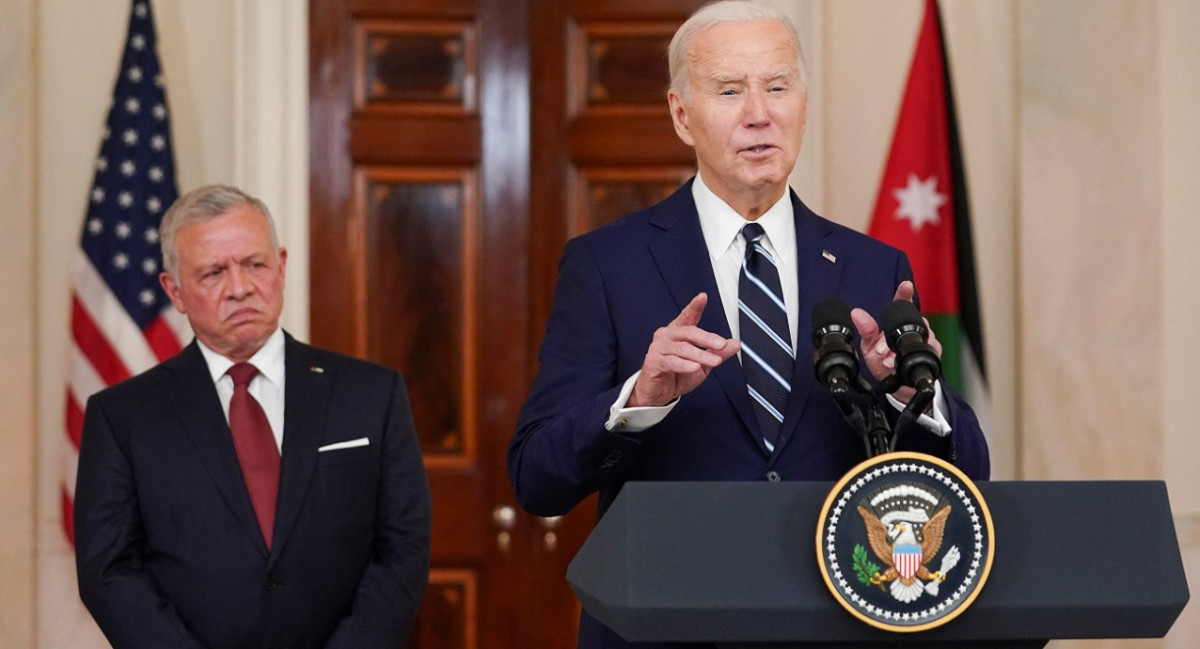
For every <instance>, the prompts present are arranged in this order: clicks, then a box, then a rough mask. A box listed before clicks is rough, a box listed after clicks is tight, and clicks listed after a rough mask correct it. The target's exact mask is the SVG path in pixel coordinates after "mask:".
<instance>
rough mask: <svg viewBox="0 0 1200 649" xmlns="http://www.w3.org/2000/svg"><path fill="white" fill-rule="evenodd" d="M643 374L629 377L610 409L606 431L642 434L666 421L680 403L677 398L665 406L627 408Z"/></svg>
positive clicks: (639, 371)
mask: <svg viewBox="0 0 1200 649" xmlns="http://www.w3.org/2000/svg"><path fill="white" fill-rule="evenodd" d="M641 374H642V371H641V370H638V371H637V372H634V374H633V376H631V377H629V378H628V379H627V380H626V381H625V385H624V386H622V387H621V393H620V394H618V395H617V400H616V401H615V402H613V404H612V406H611V407H609V409H608V421H606V422H604V429H605V430H607V431H610V432H621V433H640V432H642V431H643V430H646V429H647V428H649V427H651V426H653V425H655V424H657V423H658V422H660V421H662V420H663V419H666V417H667V414H668V413H670V412H671V409H672V408H674V407H675V404H677V403H679V397H675V400H674V401H672V402H670V403H668V404H667V405H665V406H641V407H633V408H626V407H625V404H626V403H627V402H628V401H629V395H631V394H633V386H634V384H636V383H637V380H638V377H639V376H641Z"/></svg>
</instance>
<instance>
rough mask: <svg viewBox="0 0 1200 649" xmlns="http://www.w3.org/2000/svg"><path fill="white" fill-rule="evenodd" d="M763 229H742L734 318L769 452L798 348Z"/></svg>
mask: <svg viewBox="0 0 1200 649" xmlns="http://www.w3.org/2000/svg"><path fill="white" fill-rule="evenodd" d="M765 234H766V232H765V231H764V230H763V227H762V226H761V225H759V224H757V223H748V224H746V225H745V226H744V227H743V228H742V238H743V239H745V240H746V256H745V258H744V259H743V260H742V273H741V277H740V278H739V279H738V318H739V328H740V333H741V339H742V370H743V371H744V372H745V374H746V387H747V388H748V389H749V391H750V399H751V401H753V403H754V413H755V414H756V415H757V416H758V424H759V429H760V431H761V432H762V436H763V443H764V444H765V446H766V448H767V452H773V451H774V450H775V444H776V442H777V441H778V439H779V427H780V424H782V423H783V413H784V412H786V410H787V402H788V396H789V395H790V394H791V392H792V384H791V380H792V367H793V366H794V365H795V360H796V352H795V350H794V349H792V343H791V340H792V336H791V333H790V332H789V330H788V320H787V308H786V307H785V306H784V304H783V290H782V288H780V283H779V270H778V267H777V264H776V262H775V258H774V257H772V256H771V254H770V253H769V252H767V250H766V248H764V247H763V244H762V238H763V236H764V235H765Z"/></svg>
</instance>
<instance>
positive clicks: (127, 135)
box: [121, 128, 138, 146]
mask: <svg viewBox="0 0 1200 649" xmlns="http://www.w3.org/2000/svg"><path fill="white" fill-rule="evenodd" d="M121 140H123V141H124V142H125V144H126V145H127V146H134V145H136V144H137V143H138V134H137V131H135V130H133V129H131V128H127V129H125V132H124V133H121Z"/></svg>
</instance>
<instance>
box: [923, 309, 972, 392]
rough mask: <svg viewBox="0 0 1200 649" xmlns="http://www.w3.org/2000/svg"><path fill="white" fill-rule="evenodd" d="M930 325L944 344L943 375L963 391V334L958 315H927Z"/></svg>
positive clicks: (956, 388)
mask: <svg viewBox="0 0 1200 649" xmlns="http://www.w3.org/2000/svg"><path fill="white" fill-rule="evenodd" d="M925 317H926V318H928V319H929V326H930V327H933V333H934V335H935V336H937V339H938V342H939V343H941V344H942V376H943V377H945V379H946V381H948V382H949V383H950V386H951V387H953V388H954V389H955V390H957V391H958V392H959V393H962V391H963V373H962V362H961V358H962V356H961V354H962V342H963V340H962V336H961V335H960V333H959V321H958V316H957V315H954V314H941V315H926V316H925Z"/></svg>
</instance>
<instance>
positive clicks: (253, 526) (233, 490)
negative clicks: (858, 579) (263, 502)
mask: <svg viewBox="0 0 1200 649" xmlns="http://www.w3.org/2000/svg"><path fill="white" fill-rule="evenodd" d="M163 366H164V367H165V368H167V369H169V370H170V371H171V372H170V374H169V375H168V376H167V378H166V379H164V381H163V389H164V390H165V391H166V393H167V398H168V399H170V401H171V404H172V406H173V407H174V408H175V411H176V412H177V413H178V415H179V424H180V425H181V426H182V427H183V429H184V430H185V431H187V435H188V438H189V439H190V441H191V443H192V446H193V448H195V449H196V454H197V455H198V456H199V457H200V462H201V464H203V465H204V468H205V469H206V470H207V471H208V474H209V476H211V477H212V480H213V483H214V484H215V485H216V487H217V491H218V492H219V493H220V494H221V498H222V499H223V500H224V501H225V504H226V505H228V506H229V509H230V510H232V511H233V514H234V518H236V519H237V521H238V523H239V524H240V525H241V526H242V528H243V529H244V530H245V532H246V534H247V535H248V536H249V537H250V538H252V539H256V540H257V545H258V547H259V549H260V550H261V551H262V552H263V553H264V554H266V551H267V547H266V543H265V542H264V541H263V538H262V532H261V531H260V530H259V529H258V519H257V518H255V516H254V506H253V505H251V503H250V494H249V492H248V491H246V482H245V480H244V479H243V478H242V468H241V465H240V464H239V463H238V458H237V450H236V449H235V448H234V446H233V438H232V437H231V436H230V434H229V424H228V422H226V421H225V415H224V412H223V411H222V410H221V402H220V400H219V399H218V398H217V390H216V387H215V386H214V385H213V381H212V375H211V374H210V373H209V370H208V364H207V363H206V362H205V361H204V356H203V355H202V354H201V353H200V347H199V346H198V343H196V342H195V341H192V344H191V345H188V346H187V347H186V348H185V349H184V350H183V351H182V352H180V353H179V354H177V355H176V356H174V357H173V358H171V359H169V360H167V361H166V362H165V363H164V364H163Z"/></svg>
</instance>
